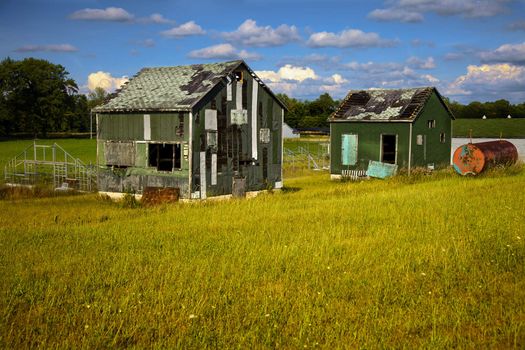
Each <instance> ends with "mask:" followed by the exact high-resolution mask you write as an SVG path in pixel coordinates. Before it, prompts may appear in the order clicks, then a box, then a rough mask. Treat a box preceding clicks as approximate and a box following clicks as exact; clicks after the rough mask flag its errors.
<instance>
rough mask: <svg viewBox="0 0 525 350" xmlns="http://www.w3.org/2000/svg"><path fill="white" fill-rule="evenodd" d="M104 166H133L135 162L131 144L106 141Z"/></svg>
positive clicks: (133, 148) (133, 149)
mask: <svg viewBox="0 0 525 350" xmlns="http://www.w3.org/2000/svg"><path fill="white" fill-rule="evenodd" d="M104 157H105V159H106V165H114V166H133V165H134V163H135V162H134V160H135V147H134V145H133V142H112V141H107V142H106V143H105V147H104Z"/></svg>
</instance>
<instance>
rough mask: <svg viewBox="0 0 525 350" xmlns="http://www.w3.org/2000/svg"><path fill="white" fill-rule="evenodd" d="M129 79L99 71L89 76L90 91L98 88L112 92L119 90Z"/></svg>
mask: <svg viewBox="0 0 525 350" xmlns="http://www.w3.org/2000/svg"><path fill="white" fill-rule="evenodd" d="M128 80H129V79H128V78H127V77H122V78H117V77H113V76H111V74H110V73H108V72H102V71H98V72H95V73H91V74H89V76H88V83H87V85H88V89H89V90H91V91H93V90H95V88H97V87H101V88H103V89H104V90H106V91H108V92H111V91H114V90H115V89H118V88H120V87H121V86H122V84H124V83H125V82H127V81H128Z"/></svg>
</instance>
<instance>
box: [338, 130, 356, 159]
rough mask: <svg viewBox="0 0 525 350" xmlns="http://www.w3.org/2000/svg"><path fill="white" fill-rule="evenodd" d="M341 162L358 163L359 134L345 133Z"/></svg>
mask: <svg viewBox="0 0 525 350" xmlns="http://www.w3.org/2000/svg"><path fill="white" fill-rule="evenodd" d="M341 162H342V164H343V165H356V163H357V135H355V134H343V138H342V144H341Z"/></svg>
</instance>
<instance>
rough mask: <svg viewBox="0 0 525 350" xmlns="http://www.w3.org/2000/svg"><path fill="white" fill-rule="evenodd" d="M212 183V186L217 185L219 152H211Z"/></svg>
mask: <svg viewBox="0 0 525 350" xmlns="http://www.w3.org/2000/svg"><path fill="white" fill-rule="evenodd" d="M210 184H211V185H212V186H215V185H217V154H215V153H212V154H211V179H210Z"/></svg>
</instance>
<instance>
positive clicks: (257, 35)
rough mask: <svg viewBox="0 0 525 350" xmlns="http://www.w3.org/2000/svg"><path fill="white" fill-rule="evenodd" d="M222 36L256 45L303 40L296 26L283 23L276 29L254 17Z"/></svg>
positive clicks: (281, 43)
mask: <svg viewBox="0 0 525 350" xmlns="http://www.w3.org/2000/svg"><path fill="white" fill-rule="evenodd" d="M222 37H223V38H224V39H225V40H227V41H229V42H233V43H240V44H242V45H244V46H255V47H269V46H280V45H285V44H287V43H289V42H293V41H298V40H301V37H300V36H299V32H298V31H297V28H296V27H295V26H289V25H286V24H281V25H280V26H278V27H277V28H275V29H274V28H272V27H271V26H264V27H263V26H258V25H257V22H256V21H254V20H253V19H247V20H246V21H244V22H243V23H242V24H241V25H240V26H239V27H238V28H237V30H236V31H233V32H225V33H222Z"/></svg>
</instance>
